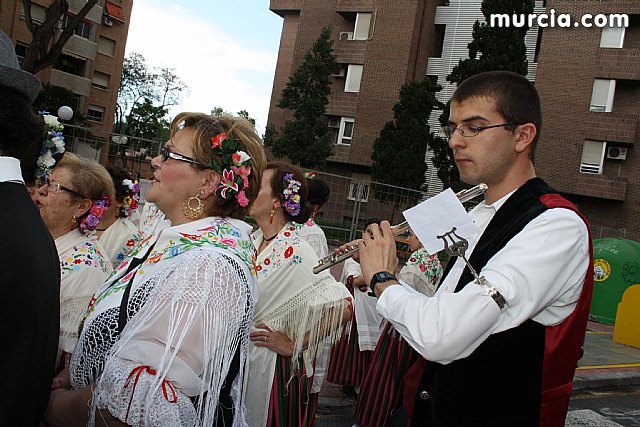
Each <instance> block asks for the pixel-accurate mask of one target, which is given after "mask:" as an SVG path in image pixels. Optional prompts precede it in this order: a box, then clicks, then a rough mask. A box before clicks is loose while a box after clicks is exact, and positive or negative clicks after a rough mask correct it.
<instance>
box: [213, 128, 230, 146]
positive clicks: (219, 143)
mask: <svg viewBox="0 0 640 427" xmlns="http://www.w3.org/2000/svg"><path fill="white" fill-rule="evenodd" d="M225 139H227V133H226V132H222V133H219V134H217V135H216V136H214V137H213V138H211V148H217V147H222V141H224V140H225Z"/></svg>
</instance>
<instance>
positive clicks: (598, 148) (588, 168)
mask: <svg viewBox="0 0 640 427" xmlns="http://www.w3.org/2000/svg"><path fill="white" fill-rule="evenodd" d="M606 145H607V144H606V143H605V142H602V141H591V140H589V139H587V140H585V141H584V145H583V147H582V160H581V162H580V172H581V173H594V174H601V173H602V164H603V162H604V152H605V148H606Z"/></svg>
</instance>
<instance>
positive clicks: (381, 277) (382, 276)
mask: <svg viewBox="0 0 640 427" xmlns="http://www.w3.org/2000/svg"><path fill="white" fill-rule="evenodd" d="M389 280H396V281H397V280H398V279H396V276H394V275H393V274H391V273H389V272H388V271H380V272H378V273H376V274H374V275H373V276H372V277H371V283H370V284H369V288H370V289H371V292H372V293H374V289H375V287H376V285H377V284H378V283H384V282H388V281H389Z"/></svg>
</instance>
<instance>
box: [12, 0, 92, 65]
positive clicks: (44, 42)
mask: <svg viewBox="0 0 640 427" xmlns="http://www.w3.org/2000/svg"><path fill="white" fill-rule="evenodd" d="M97 2H98V0H87V2H86V3H85V5H84V6H83V7H82V9H80V11H78V13H77V14H76V15H71V16H70V18H69V21H68V23H67V26H66V27H65V28H63V29H62V31H61V32H60V35H59V37H56V34H57V33H58V22H59V21H60V19H62V17H63V16H64V15H65V14H66V13H67V12H68V11H69V2H68V1H67V0H53V2H52V3H51V5H50V6H49V7H48V8H47V9H46V14H45V20H44V22H42V23H41V24H40V23H38V22H36V21H34V20H33V16H32V15H31V5H32V4H34V2H33V1H32V0H22V7H23V9H24V22H25V24H26V25H27V29H28V30H29V32H30V33H31V36H32V39H31V44H30V45H29V47H28V49H27V53H26V55H25V57H24V60H23V61H22V69H23V70H25V71H29V72H30V73H34V74H35V73H37V72H38V71H40V70H43V69H45V68H47V67H50V66H52V65H53V64H54V63H55V62H56V61H57V59H58V57H59V56H60V53H62V49H63V48H64V46H65V45H66V44H67V42H68V41H69V39H70V38H71V36H72V35H73V34H74V33H75V31H76V29H77V28H78V26H79V25H80V24H81V23H82V21H83V19H84V18H85V16H87V14H88V13H89V11H90V10H91V9H92V8H93V7H94V6H95V5H96V3H97Z"/></svg>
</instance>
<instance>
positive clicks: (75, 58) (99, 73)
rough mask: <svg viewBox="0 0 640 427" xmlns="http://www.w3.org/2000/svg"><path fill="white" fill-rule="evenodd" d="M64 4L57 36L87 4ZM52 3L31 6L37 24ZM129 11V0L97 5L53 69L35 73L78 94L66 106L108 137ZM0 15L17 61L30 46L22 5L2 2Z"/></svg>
mask: <svg viewBox="0 0 640 427" xmlns="http://www.w3.org/2000/svg"><path fill="white" fill-rule="evenodd" d="M68 3H69V11H68V12H67V14H66V15H65V16H64V17H63V18H62V19H61V21H60V23H59V28H60V30H59V31H61V30H62V29H63V28H64V27H65V25H66V24H67V22H68V21H69V18H70V17H71V16H73V15H74V14H76V13H78V12H79V11H80V10H81V9H82V7H83V6H84V5H85V4H86V1H85V0H68ZM50 4H51V1H50V0H35V1H33V5H32V8H31V14H32V16H33V18H34V20H35V21H36V22H37V21H40V22H42V21H44V19H45V12H46V8H47V7H48V6H49V5H50ZM131 7H132V1H130V0H129V1H126V0H99V1H98V2H97V4H96V6H94V7H93V8H92V9H91V11H89V13H88V14H87V15H86V17H85V18H84V20H83V22H82V24H81V25H80V26H79V27H78V28H77V29H76V31H75V34H74V35H73V36H71V38H70V39H69V42H68V43H67V44H66V45H65V47H64V50H63V51H62V54H61V55H60V57H59V58H58V61H57V62H56V64H55V65H54V66H53V67H51V68H48V69H45V70H42V71H40V72H38V73H37V76H38V78H40V80H41V81H42V82H43V83H50V84H52V85H56V86H62V87H65V88H67V89H69V90H71V91H72V92H73V93H74V94H75V95H76V105H71V106H70V107H72V108H73V109H74V110H75V111H79V112H81V113H82V114H84V115H86V116H87V119H88V120H89V123H90V125H91V128H92V129H95V134H96V135H97V136H101V135H105V136H106V135H107V134H108V133H109V132H111V130H112V128H113V121H114V113H115V108H116V99H117V96H118V88H119V86H120V76H121V75H122V63H123V60H124V53H125V45H126V41H127V33H128V30H129V21H130V17H131ZM0 12H1V13H0V29H2V30H3V31H4V32H5V33H7V34H8V35H9V37H11V39H12V40H13V41H14V43H15V47H16V53H17V54H18V57H19V59H21V58H23V57H24V55H25V53H26V50H27V47H28V45H29V43H30V42H31V33H30V32H29V30H28V29H27V26H26V24H25V22H24V11H23V6H22V2H21V1H18V0H13V1H3V2H0ZM52 113H54V114H55V112H52Z"/></svg>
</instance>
